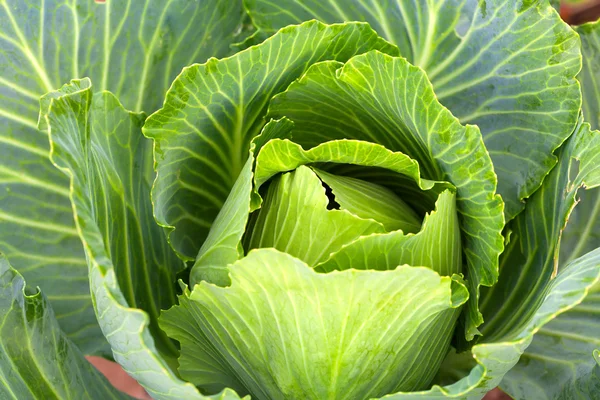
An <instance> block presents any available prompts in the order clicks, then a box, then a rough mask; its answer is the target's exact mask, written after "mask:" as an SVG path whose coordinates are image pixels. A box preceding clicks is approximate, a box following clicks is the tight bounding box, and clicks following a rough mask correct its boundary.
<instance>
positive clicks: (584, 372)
mask: <svg viewBox="0 0 600 400" xmlns="http://www.w3.org/2000/svg"><path fill="white" fill-rule="evenodd" d="M599 314H600V284H598V283H597V284H596V285H595V287H593V288H592V289H591V290H590V292H589V293H588V294H587V296H586V297H585V300H584V301H583V303H581V304H580V305H578V306H577V307H575V308H573V309H572V310H569V311H567V312H566V313H564V314H561V315H560V316H558V318H556V319H555V320H553V321H551V322H550V323H548V324H547V325H545V326H544V327H543V328H542V329H540V330H539V331H538V332H537V333H536V334H535V336H534V338H533V342H532V343H531V345H530V346H529V347H528V348H527V350H526V351H525V353H523V355H522V356H521V359H520V360H519V363H518V364H517V365H515V367H514V368H513V369H511V370H510V371H509V372H508V374H507V375H506V377H505V378H504V380H503V381H502V383H501V384H500V387H501V388H502V389H503V390H504V391H505V392H506V393H509V394H510V395H511V396H513V397H514V398H515V399H523V400H525V399H532V398H535V399H540V400H546V399H547V400H555V399H582V400H585V399H593V398H594V397H595V396H597V395H598V393H600V356H599V354H598V351H599V350H598V349H599V348H600V339H598V332H600V318H598V315H599Z"/></svg>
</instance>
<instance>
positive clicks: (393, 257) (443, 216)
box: [316, 190, 462, 276]
mask: <svg viewBox="0 0 600 400" xmlns="http://www.w3.org/2000/svg"><path fill="white" fill-rule="evenodd" d="M461 250H462V248H461V242H460V227H459V223H458V218H457V213H456V196H455V194H454V193H452V192H451V191H449V190H446V191H445V192H443V193H442V194H440V197H439V198H438V201H437V203H436V208H435V210H434V211H432V212H431V214H429V215H427V216H425V220H424V221H423V227H422V228H421V231H420V232H419V233H417V234H412V235H411V234H408V235H406V234H404V233H403V232H402V231H397V232H391V233H385V234H377V235H369V236H364V237H361V238H359V239H357V240H355V241H353V242H352V243H348V244H347V245H345V246H344V247H342V248H341V249H340V250H339V251H337V252H336V253H333V254H332V255H331V257H330V258H329V259H327V260H326V261H324V262H322V263H320V264H319V265H317V268H316V269H317V271H333V270H345V269H351V268H354V269H376V270H390V269H394V268H396V267H397V266H398V265H403V264H407V265H413V266H424V267H428V268H431V269H432V270H434V271H436V272H437V273H439V274H440V275H442V276H452V275H453V274H460V273H461V272H462V251H461Z"/></svg>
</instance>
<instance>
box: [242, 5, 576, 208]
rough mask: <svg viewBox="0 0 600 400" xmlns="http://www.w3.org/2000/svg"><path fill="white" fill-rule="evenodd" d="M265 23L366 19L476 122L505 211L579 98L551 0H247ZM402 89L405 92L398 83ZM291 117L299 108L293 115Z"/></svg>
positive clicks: (568, 44) (567, 32) (538, 175)
mask: <svg viewBox="0 0 600 400" xmlns="http://www.w3.org/2000/svg"><path fill="white" fill-rule="evenodd" d="M244 3H245V5H246V8H247V9H248V10H249V13H250V15H251V17H252V19H253V21H254V23H255V25H256V26H257V27H258V28H260V29H261V30H262V31H263V32H273V31H274V30H276V29H278V28H280V27H282V26H285V25H288V24H290V23H299V22H301V21H305V20H308V19H313V18H316V19H318V20H321V21H323V22H327V23H332V22H342V21H365V22H368V23H369V24H371V26H372V27H373V29H375V30H376V31H377V32H378V33H379V34H380V35H382V36H383V37H384V38H386V39H387V40H389V41H390V42H392V43H394V44H395V45H397V46H398V47H399V48H400V54H401V55H402V56H403V57H406V58H407V59H408V61H409V62H411V63H412V64H414V65H417V66H420V67H422V68H423V69H424V70H425V71H426V72H427V76H428V77H429V79H430V80H431V82H432V84H433V87H434V89H435V93H436V95H437V98H438V99H439V100H440V102H441V103H442V104H443V105H445V106H446V107H448V108H449V109H450V111H452V113H453V114H454V115H456V116H457V117H458V118H459V119H460V121H461V123H463V124H466V123H469V124H475V125H477V126H479V128H480V129H481V132H482V134H483V138H484V140H485V144H486V147H487V148H488V149H489V150H490V155H491V157H492V160H493V162H494V167H495V171H496V173H497V174H498V192H499V193H500V194H501V195H502V198H503V199H504V201H505V202H506V210H505V212H506V215H507V219H511V218H513V217H514V216H515V215H516V214H517V213H518V212H520V211H521V210H522V209H523V203H521V202H520V200H521V199H524V198H527V197H529V196H530V195H531V194H533V192H534V191H535V190H536V189H537V188H538V187H539V186H540V184H541V182H542V180H543V178H544V176H545V175H546V174H547V173H548V172H549V171H550V169H551V168H552V167H553V166H554V165H555V163H556V158H555V157H554V155H553V154H552V152H553V151H554V150H555V149H556V148H557V147H559V146H560V145H561V143H562V142H563V141H564V140H565V139H566V138H567V137H568V136H569V135H570V134H571V132H572V131H573V128H574V127H575V124H576V122H577V116H578V113H579V108H580V106H581V94H580V92H579V87H578V85H577V82H576V80H575V75H576V74H577V72H578V71H579V68H580V65H581V55H580V50H579V41H578V38H577V35H576V34H575V32H573V31H572V30H571V29H570V28H569V26H568V25H567V24H565V23H564V22H563V21H562V20H561V19H560V17H559V15H558V14H557V12H556V11H555V10H554V9H553V8H552V7H551V6H550V5H549V4H548V2H547V1H531V0H524V1H515V0H485V1H477V0H427V1H424V0H398V1H392V0H344V1H339V0H331V1H327V2H324V1H321V0H278V1H272V0H244ZM400 93H402V92H400ZM292 119H293V118H292Z"/></svg>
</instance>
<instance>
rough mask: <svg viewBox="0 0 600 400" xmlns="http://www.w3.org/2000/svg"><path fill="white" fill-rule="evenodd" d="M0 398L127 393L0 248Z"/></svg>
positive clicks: (66, 398)
mask: <svg viewBox="0 0 600 400" xmlns="http://www.w3.org/2000/svg"><path fill="white" fill-rule="evenodd" d="M0 398H1V399H3V400H24V399H44V400H71V399H73V400H79V399H97V400H105V399H126V398H128V396H125V395H124V394H122V393H120V392H119V391H117V390H116V389H114V388H113V387H112V386H111V384H110V383H108V381H107V380H106V379H105V378H104V377H103V376H102V375H101V374H100V373H99V372H98V371H96V369H95V368H94V367H92V365H91V364H90V363H89V362H88V361H87V360H86V359H85V358H84V356H83V354H82V353H81V352H80V351H79V349H78V348H77V346H75V345H74V344H73V343H72V342H71V341H70V340H69V339H68V338H67V337H66V335H65V334H64V333H63V332H62V331H61V329H60V327H59V325H58V321H57V320H56V318H55V316H54V311H53V310H52V307H51V306H50V304H49V302H48V300H47V299H46V296H44V295H43V294H42V293H41V292H40V291H39V290H38V291H35V292H32V291H30V290H28V289H26V287H25V280H24V279H23V277H22V276H21V274H19V273H18V272H17V271H16V270H14V269H13V268H12V267H11V266H10V265H9V264H8V260H7V259H6V258H5V257H4V256H3V255H2V254H0Z"/></svg>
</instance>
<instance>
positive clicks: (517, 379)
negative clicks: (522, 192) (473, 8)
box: [501, 23, 600, 399]
mask: <svg viewBox="0 0 600 400" xmlns="http://www.w3.org/2000/svg"><path fill="white" fill-rule="evenodd" d="M599 29H600V24H598V23H591V24H585V25H583V26H580V27H577V28H576V30H577V31H578V33H579V34H580V36H581V41H582V50H583V69H582V71H581V73H580V75H579V76H578V79H579V80H580V81H581V87H582V91H583V98H584V102H583V116H584V118H585V119H586V120H587V121H588V122H589V123H590V125H591V127H592V129H598V128H599V127H600V126H599V115H600V114H599V110H600V108H599V107H600V102H599V99H600V95H599V89H600V85H598V82H599V79H600V75H599V74H598V70H597V65H598V60H599V54H600V53H599V52H600V40H599V34H600V30H599ZM587 135H588V138H587V140H584V141H583V142H582V143H581V145H580V149H578V151H576V157H577V159H578V161H577V162H574V163H572V165H571V171H570V173H572V174H576V173H578V171H581V169H582V168H583V170H584V173H587V174H588V176H587V177H586V179H585V180H584V181H583V185H584V186H583V188H585V189H587V190H580V191H579V192H578V193H577V196H578V199H577V200H576V202H572V203H571V204H572V206H575V208H574V209H573V210H572V212H571V213H570V215H568V218H567V220H566V221H565V222H566V227H564V229H563V230H562V232H561V239H560V257H558V259H556V256H557V254H554V258H555V263H556V264H555V266H556V267H558V269H559V270H560V269H562V268H564V266H565V265H566V264H568V263H569V262H571V261H572V260H574V259H576V258H578V257H580V256H581V255H582V254H584V253H587V252H589V251H591V250H593V249H596V248H598V247H600V224H598V213H599V210H600V189H599V188H597V187H596V186H597V185H598V177H597V176H596V175H597V173H594V172H593V171H594V169H595V168H596V167H595V165H597V162H598V161H597V158H593V156H594V155H593V152H594V151H595V152H598V146H600V138H598V136H600V134H599V133H598V132H589V133H587ZM584 137H585V136H584ZM585 147H589V149H588V150H586V149H585ZM586 154H587V156H585V155H586ZM590 158H591V159H590ZM579 173H581V172H579ZM575 184H577V183H575ZM571 194H572V193H570V192H569V195H571ZM573 196H574V195H573ZM599 290H600V285H596V286H595V287H594V288H593V289H592V291H591V292H590V293H589V294H588V295H587V297H586V299H585V300H584V302H583V303H582V304H581V305H580V306H578V307H576V308H574V309H573V310H570V311H569V312H567V313H565V314H562V315H561V316H559V317H558V318H557V319H556V320H554V321H552V322H551V323H549V324H548V325H547V326H545V327H544V328H543V329H542V330H540V331H539V332H538V333H537V334H536V335H535V337H534V340H533V342H532V344H531V346H530V347H529V348H528V349H527V351H526V352H525V353H524V354H523V356H522V358H521V361H520V362H519V364H517V365H516V366H515V368H514V369H513V370H511V371H510V373H509V374H508V375H507V377H506V379H505V380H504V381H503V382H502V385H501V386H502V387H503V388H504V389H505V390H506V391H507V392H508V393H510V394H511V395H513V396H515V397H516V398H523V399H526V398H531V397H532V396H534V397H536V398H538V397H539V398H545V399H561V398H592V397H594V395H596V394H597V393H599V392H600V367H599V366H598V362H599V358H598V350H599V349H600V341H599V340H598V332H600V318H598V315H599V314H600V296H599V295H598V291H599ZM542 371H543V373H542ZM542 396H543V397H542Z"/></svg>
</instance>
